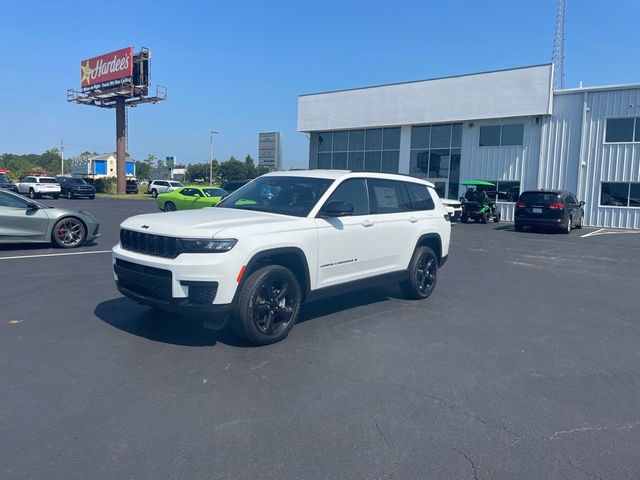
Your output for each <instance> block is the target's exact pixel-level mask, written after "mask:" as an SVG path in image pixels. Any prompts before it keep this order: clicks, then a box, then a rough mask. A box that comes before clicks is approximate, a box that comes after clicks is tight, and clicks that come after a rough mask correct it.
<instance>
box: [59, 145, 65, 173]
mask: <svg viewBox="0 0 640 480" xmlns="http://www.w3.org/2000/svg"><path fill="white" fill-rule="evenodd" d="M60 175H64V141H63V140H60Z"/></svg>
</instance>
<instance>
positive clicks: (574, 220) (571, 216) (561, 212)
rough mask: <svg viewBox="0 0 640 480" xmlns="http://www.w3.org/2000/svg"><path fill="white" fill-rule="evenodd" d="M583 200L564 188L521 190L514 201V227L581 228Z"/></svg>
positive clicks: (566, 231) (520, 229)
mask: <svg viewBox="0 0 640 480" xmlns="http://www.w3.org/2000/svg"><path fill="white" fill-rule="evenodd" d="M583 206H584V202H579V201H578V200H577V199H576V196H575V195H574V194H573V193H571V192H565V191H564V190H530V191H527V192H522V193H521V194H520V197H519V198H518V202H517V203H516V210H515V215H514V219H513V220H514V223H515V229H516V230H517V231H519V232H520V231H522V230H523V229H524V227H553V228H556V229H560V230H561V231H562V232H563V233H570V232H571V229H572V228H582V223H583V221H584V209H583V208H582V207H583Z"/></svg>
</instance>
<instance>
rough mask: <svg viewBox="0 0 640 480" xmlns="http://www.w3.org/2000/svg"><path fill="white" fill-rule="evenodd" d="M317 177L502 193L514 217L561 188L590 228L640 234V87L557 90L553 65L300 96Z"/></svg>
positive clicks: (450, 193)
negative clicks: (522, 203) (528, 197)
mask: <svg viewBox="0 0 640 480" xmlns="http://www.w3.org/2000/svg"><path fill="white" fill-rule="evenodd" d="M298 130H299V131H301V132H305V133H308V134H309V137H310V143H309V168H332V169H348V170H353V171H383V172H395V173H403V174H409V175H413V176H416V177H420V178H424V179H427V180H429V181H431V182H433V183H434V184H435V186H436V189H437V190H438V192H439V194H440V195H441V196H443V197H449V198H457V197H459V196H461V195H462V194H463V193H464V188H465V187H463V186H462V185H461V182H463V181H465V180H487V181H491V182H493V183H495V184H496V185H497V188H496V190H497V193H495V196H496V201H497V204H498V205H499V208H500V210H501V213H502V217H503V218H505V219H508V220H510V219H512V218H513V210H514V205H515V201H516V200H517V197H518V194H519V192H521V191H524V190H530V189H563V190H568V191H571V192H574V193H575V194H576V195H577V196H578V199H579V200H584V201H585V203H586V205H585V218H584V224H585V225H592V226H599V227H615V228H636V229H638V228H640V84H634V85H612V86H602V87H582V88H572V89H564V90H555V91H554V89H553V65H551V64H545V65H535V66H530V67H522V68H514V69H509V70H500V71H493V72H484V73H476V74H470V75H460V76H455V77H446V78H437V79H432V80H421V81H415V82H407V83H396V84H391V85H380V86H373V87H364V88H354V89H349V90H340V91H333V92H326V93H315V94H308V95H301V96H300V97H299V98H298Z"/></svg>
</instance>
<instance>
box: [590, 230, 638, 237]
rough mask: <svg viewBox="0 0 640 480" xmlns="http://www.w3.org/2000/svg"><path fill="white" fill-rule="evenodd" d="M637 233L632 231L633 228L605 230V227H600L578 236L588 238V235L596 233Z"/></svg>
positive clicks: (591, 235)
mask: <svg viewBox="0 0 640 480" xmlns="http://www.w3.org/2000/svg"><path fill="white" fill-rule="evenodd" d="M625 233H628V234H637V233H640V232H638V231H633V230H607V229H606V228H601V229H599V230H595V231H593V232H589V233H587V234H585V235H580V238H588V237H595V236H597V235H616V234H625Z"/></svg>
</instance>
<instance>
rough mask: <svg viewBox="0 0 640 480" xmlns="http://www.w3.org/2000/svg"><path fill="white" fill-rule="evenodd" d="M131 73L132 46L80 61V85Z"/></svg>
mask: <svg viewBox="0 0 640 480" xmlns="http://www.w3.org/2000/svg"><path fill="white" fill-rule="evenodd" d="M132 75H133V47H127V48H123V49H121V50H116V51H115V52H110V53H105V54H104V55H100V56H99V57H93V58H89V59H88V60H83V61H82V62H80V86H81V87H82V88H86V87H91V86H92V85H98V84H100V83H105V82H110V81H111V80H119V79H121V78H126V77H131V76H132Z"/></svg>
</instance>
